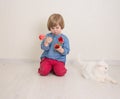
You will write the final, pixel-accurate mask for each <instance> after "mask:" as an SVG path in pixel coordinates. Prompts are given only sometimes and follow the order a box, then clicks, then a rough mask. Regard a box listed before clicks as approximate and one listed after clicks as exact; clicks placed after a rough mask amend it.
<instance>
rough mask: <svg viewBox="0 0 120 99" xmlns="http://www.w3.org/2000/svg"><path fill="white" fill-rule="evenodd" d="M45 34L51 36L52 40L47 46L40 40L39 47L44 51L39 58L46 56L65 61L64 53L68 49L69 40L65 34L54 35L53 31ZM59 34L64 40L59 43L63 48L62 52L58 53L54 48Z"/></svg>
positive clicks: (67, 51) (66, 52) (65, 53)
mask: <svg viewBox="0 0 120 99" xmlns="http://www.w3.org/2000/svg"><path fill="white" fill-rule="evenodd" d="M46 36H49V37H51V38H52V39H53V41H52V42H51V43H50V44H49V46H47V47H46V46H44V40H43V41H42V42H41V49H43V50H44V52H43V53H42V55H41V58H44V57H47V58H51V59H55V60H58V61H61V62H64V63H65V62H66V55H67V54H68V53H69V51H70V46H69V40H68V38H67V36H65V35H64V34H58V35H55V34H53V33H48V34H47V35H46ZM60 36H61V37H62V38H63V40H64V42H63V44H62V45H61V46H62V48H63V49H64V52H63V53H62V54H61V53H59V52H58V51H56V50H55V48H54V46H55V44H58V38H59V37H60Z"/></svg>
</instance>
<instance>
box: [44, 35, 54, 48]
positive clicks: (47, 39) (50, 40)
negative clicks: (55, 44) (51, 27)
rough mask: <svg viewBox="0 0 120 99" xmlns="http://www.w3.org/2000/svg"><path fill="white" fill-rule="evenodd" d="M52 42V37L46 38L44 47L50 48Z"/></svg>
mask: <svg viewBox="0 0 120 99" xmlns="http://www.w3.org/2000/svg"><path fill="white" fill-rule="evenodd" d="M51 42H52V38H51V37H46V38H45V43H44V45H45V46H48V45H49V44H50V43H51Z"/></svg>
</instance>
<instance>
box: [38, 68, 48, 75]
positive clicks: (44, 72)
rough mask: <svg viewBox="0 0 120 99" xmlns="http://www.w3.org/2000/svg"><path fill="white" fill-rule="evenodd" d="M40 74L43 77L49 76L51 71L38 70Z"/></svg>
mask: <svg viewBox="0 0 120 99" xmlns="http://www.w3.org/2000/svg"><path fill="white" fill-rule="evenodd" d="M38 73H39V74H40V75H41V76H47V75H48V74H49V71H47V70H44V71H43V70H41V69H38Z"/></svg>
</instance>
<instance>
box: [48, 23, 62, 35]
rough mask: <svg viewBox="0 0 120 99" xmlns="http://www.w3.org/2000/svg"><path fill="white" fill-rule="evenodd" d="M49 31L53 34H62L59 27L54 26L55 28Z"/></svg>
mask: <svg viewBox="0 0 120 99" xmlns="http://www.w3.org/2000/svg"><path fill="white" fill-rule="evenodd" d="M50 31H51V32H52V33H54V34H60V33H61V32H62V29H61V26H60V25H56V26H55V27H51V28H50Z"/></svg>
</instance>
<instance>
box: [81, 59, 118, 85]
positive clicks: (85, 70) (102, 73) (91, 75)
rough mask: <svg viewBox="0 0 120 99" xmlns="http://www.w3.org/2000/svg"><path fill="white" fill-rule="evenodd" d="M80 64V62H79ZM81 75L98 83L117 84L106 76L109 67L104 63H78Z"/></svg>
mask: <svg viewBox="0 0 120 99" xmlns="http://www.w3.org/2000/svg"><path fill="white" fill-rule="evenodd" d="M79 62H80V61H79ZM80 67H81V75H82V76H83V77H84V78H86V79H93V80H96V81H99V82H106V81H108V82H111V83H114V84H116V83H117V82H116V81H115V80H114V79H112V78H111V77H110V76H109V75H108V69H109V66H108V64H107V63H105V62H104V61H100V62H80Z"/></svg>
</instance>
